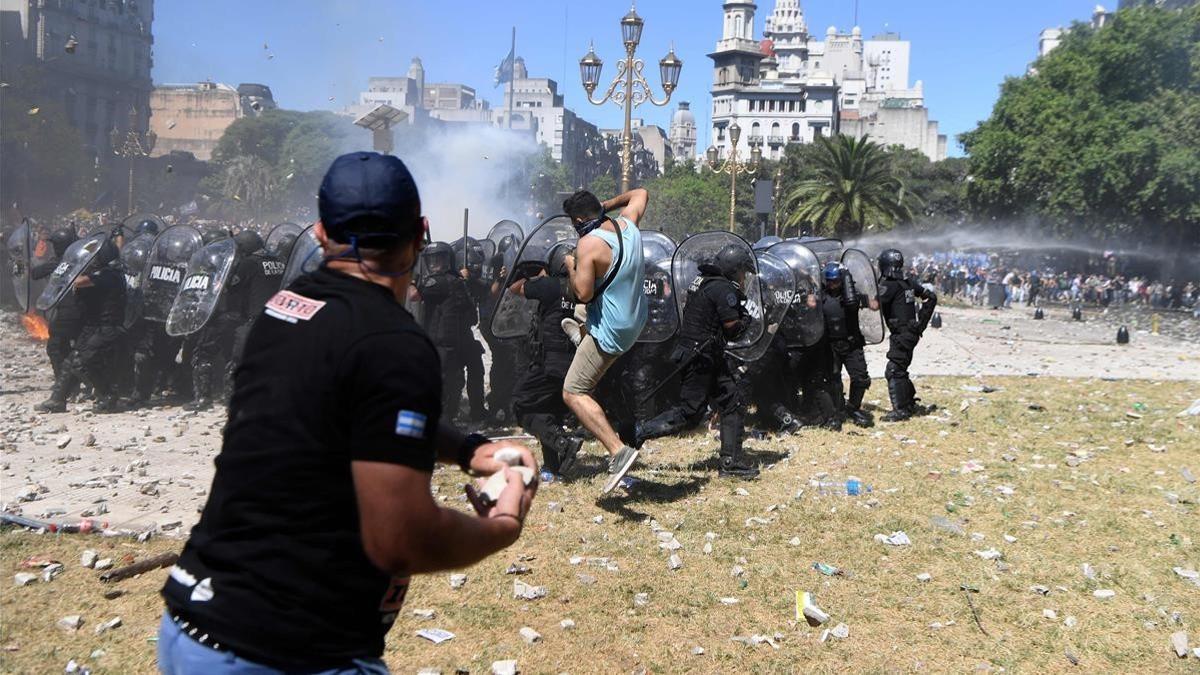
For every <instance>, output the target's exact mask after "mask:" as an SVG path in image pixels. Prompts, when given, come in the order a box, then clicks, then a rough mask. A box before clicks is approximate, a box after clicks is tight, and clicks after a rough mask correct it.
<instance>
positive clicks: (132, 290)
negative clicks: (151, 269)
mask: <svg viewBox="0 0 1200 675" xmlns="http://www.w3.org/2000/svg"><path fill="white" fill-rule="evenodd" d="M156 237H157V235H155V234H152V233H150V232H146V233H145V234H139V235H138V236H136V237H134V238H133V240H132V241H127V242H125V247H124V248H122V249H121V267H123V268H125V327H126V328H128V327H129V326H132V325H133V323H134V322H135V321H136V320H137V319H139V318H141V316H142V291H141V286H142V272H143V271H144V270H145V269H146V261H147V260H148V259H149V258H150V251H151V250H152V249H153V248H154V240H155V238H156Z"/></svg>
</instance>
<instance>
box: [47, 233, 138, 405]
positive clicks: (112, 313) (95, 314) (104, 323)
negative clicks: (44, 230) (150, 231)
mask: <svg viewBox="0 0 1200 675" xmlns="http://www.w3.org/2000/svg"><path fill="white" fill-rule="evenodd" d="M116 260H117V247H116V245H115V244H114V243H113V242H112V241H111V240H106V241H105V242H104V243H103V244H102V245H101V246H100V249H99V250H98V251H97V253H96V256H95V258H93V259H92V261H91V263H90V264H89V265H88V267H87V268H86V269H85V270H84V271H83V273H82V274H80V275H79V276H77V277H76V278H75V280H74V282H73V290H74V295H75V302H76V304H77V307H78V309H79V321H80V331H79V336H78V338H77V339H76V340H75V343H74V345H73V346H72V349H71V352H70V355H69V356H68V357H67V358H66V360H65V361H64V362H63V364H62V367H61V369H60V371H59V375H58V377H56V378H55V381H54V387H53V389H52V390H51V393H50V398H48V399H46V400H45V401H43V402H41V403H40V404H38V406H37V408H36V409H37V410H38V411H39V412H64V411H65V410H66V409H67V399H68V398H70V396H71V395H72V394H73V393H75V391H76V390H78V388H79V384H80V382H86V383H88V384H89V385H91V387H92V390H93V392H94V393H95V396H96V405H95V407H94V408H93V410H94V411H95V412H115V411H116V410H117V408H118V406H117V391H116V385H117V378H116V377H115V373H114V372H113V364H114V363H115V362H116V359H115V356H116V352H117V350H118V349H119V347H120V344H121V341H122V339H123V338H124V324H125V275H124V273H123V272H122V271H121V270H120V266H119V263H117V264H114V263H115V262H116Z"/></svg>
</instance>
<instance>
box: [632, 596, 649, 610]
mask: <svg viewBox="0 0 1200 675" xmlns="http://www.w3.org/2000/svg"><path fill="white" fill-rule="evenodd" d="M633 604H634V606H636V607H645V606H646V605H648V604H650V594H649V593H638V594H636V595H634V596H633Z"/></svg>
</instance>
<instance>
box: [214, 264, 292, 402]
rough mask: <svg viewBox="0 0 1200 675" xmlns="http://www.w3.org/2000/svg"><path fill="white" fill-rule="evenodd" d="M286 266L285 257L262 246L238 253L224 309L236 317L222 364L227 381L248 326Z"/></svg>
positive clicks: (238, 360) (276, 286)
mask: <svg viewBox="0 0 1200 675" xmlns="http://www.w3.org/2000/svg"><path fill="white" fill-rule="evenodd" d="M286 269H287V259H286V258H281V257H278V256H273V255H271V254H270V253H267V251H266V249H259V250H257V251H254V252H253V253H251V254H249V255H246V256H242V257H241V258H240V259H239V260H238V263H237V265H236V266H235V267H234V269H233V276H232V277H231V278H230V280H229V290H228V292H229V302H228V308H227V309H228V312H229V314H230V315H231V316H233V317H236V319H237V327H236V328H235V329H234V331H233V348H232V351H231V353H230V357H229V362H228V365H227V366H226V373H227V379H226V381H227V382H232V381H233V373H234V371H236V370H237V366H238V364H239V363H241V360H242V353H243V351H245V348H246V339H247V338H248V337H249V336H250V327H251V326H252V325H253V324H254V321H255V319H257V318H258V315H259V314H260V313H262V308H263V307H264V306H265V305H266V304H267V301H268V300H270V299H271V296H273V295H275V293H277V292H279V285H280V284H281V283H282V281H283V273H284V271H285V270H286Z"/></svg>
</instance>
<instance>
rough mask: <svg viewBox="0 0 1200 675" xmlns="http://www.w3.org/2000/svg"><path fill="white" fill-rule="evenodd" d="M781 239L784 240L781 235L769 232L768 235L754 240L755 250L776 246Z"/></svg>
mask: <svg viewBox="0 0 1200 675" xmlns="http://www.w3.org/2000/svg"><path fill="white" fill-rule="evenodd" d="M781 241H783V239H781V238H780V237H776V236H775V235H773V234H768V235H767V236H765V237H763V238H762V239H759V240H758V241H756V242H754V250H755V251H765V250H767V249H769V248H771V247H772V246H774V245H775V244H778V243H779V242H781Z"/></svg>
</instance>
